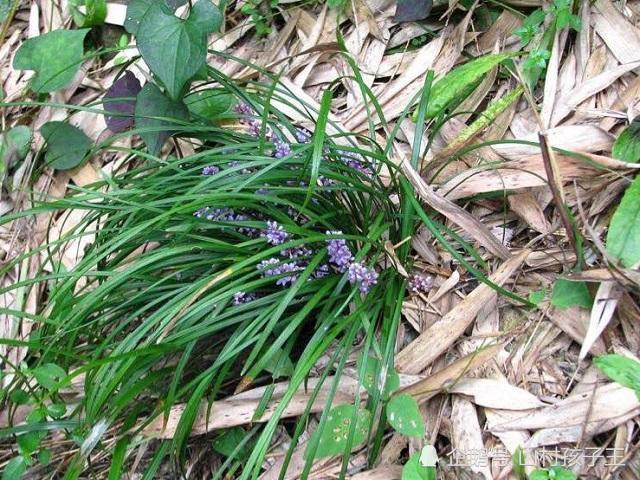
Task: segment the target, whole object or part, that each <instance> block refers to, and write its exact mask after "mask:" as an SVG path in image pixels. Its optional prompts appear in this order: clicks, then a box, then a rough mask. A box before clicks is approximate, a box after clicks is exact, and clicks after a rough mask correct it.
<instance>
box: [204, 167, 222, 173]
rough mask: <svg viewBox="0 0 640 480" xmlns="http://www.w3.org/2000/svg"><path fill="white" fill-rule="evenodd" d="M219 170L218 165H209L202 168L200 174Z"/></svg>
mask: <svg viewBox="0 0 640 480" xmlns="http://www.w3.org/2000/svg"><path fill="white" fill-rule="evenodd" d="M219 172H220V167H218V166H216V165H209V166H207V167H204V168H203V169H202V175H215V174H216V173H219Z"/></svg>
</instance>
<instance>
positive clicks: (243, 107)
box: [233, 102, 254, 115]
mask: <svg viewBox="0 0 640 480" xmlns="http://www.w3.org/2000/svg"><path fill="white" fill-rule="evenodd" d="M233 112H234V113H238V114H240V115H253V113H254V112H253V108H251V106H250V105H249V104H248V103H244V102H240V103H236V104H235V105H234V106H233Z"/></svg>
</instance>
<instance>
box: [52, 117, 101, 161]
mask: <svg viewBox="0 0 640 480" xmlns="http://www.w3.org/2000/svg"><path fill="white" fill-rule="evenodd" d="M40 133H41V134H42V136H43V137H44V139H45V141H46V142H47V153H46V155H45V160H46V161H47V164H48V165H49V166H50V167H52V168H56V169H58V170H69V169H70V168H75V167H77V166H78V165H80V164H81V163H82V161H83V160H84V159H85V157H86V156H87V153H89V150H90V149H91V145H92V142H91V139H90V138H89V137H87V136H86V135H85V134H84V132H83V131H82V130H80V129H79V128H77V127H74V126H73V125H69V124H68V123H66V122H47V123H45V124H44V125H43V126H42V127H41V128H40Z"/></svg>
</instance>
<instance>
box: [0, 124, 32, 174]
mask: <svg viewBox="0 0 640 480" xmlns="http://www.w3.org/2000/svg"><path fill="white" fill-rule="evenodd" d="M30 148H31V130H29V127H26V126H24V125H18V126H17V127H13V128H12V129H11V130H9V131H8V132H4V133H0V184H1V183H2V182H3V181H4V176H5V174H6V173H7V171H8V170H9V169H10V168H11V167H12V165H13V164H14V163H16V162H17V161H19V160H22V159H23V158H24V157H26V156H27V153H29V149H30Z"/></svg>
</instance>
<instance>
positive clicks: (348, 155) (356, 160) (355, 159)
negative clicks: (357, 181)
mask: <svg viewBox="0 0 640 480" xmlns="http://www.w3.org/2000/svg"><path fill="white" fill-rule="evenodd" d="M338 153H339V154H340V160H342V162H343V163H344V164H345V165H347V166H348V167H349V168H353V169H354V170H357V171H358V172H360V173H362V174H364V175H366V176H367V177H371V176H373V170H371V168H369V167H368V166H367V165H366V163H367V162H366V160H365V159H364V157H363V156H362V155H360V154H359V153H356V152H350V151H347V150H338Z"/></svg>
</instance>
